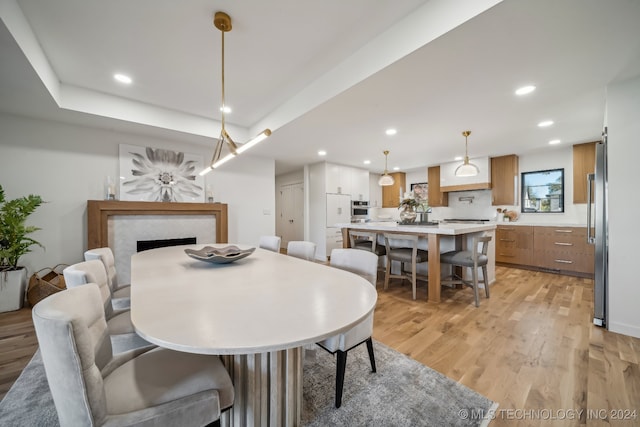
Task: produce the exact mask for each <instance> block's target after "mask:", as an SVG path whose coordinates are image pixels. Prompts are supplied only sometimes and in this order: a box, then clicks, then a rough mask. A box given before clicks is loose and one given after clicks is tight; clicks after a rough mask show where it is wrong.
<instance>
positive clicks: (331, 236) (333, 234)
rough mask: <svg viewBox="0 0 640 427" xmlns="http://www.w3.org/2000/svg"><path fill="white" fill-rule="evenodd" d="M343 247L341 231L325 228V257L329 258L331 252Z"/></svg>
mask: <svg viewBox="0 0 640 427" xmlns="http://www.w3.org/2000/svg"><path fill="white" fill-rule="evenodd" d="M342 247H343V237H342V229H341V228H335V227H327V229H326V251H327V257H330V256H331V251H332V250H334V249H340V248H342Z"/></svg>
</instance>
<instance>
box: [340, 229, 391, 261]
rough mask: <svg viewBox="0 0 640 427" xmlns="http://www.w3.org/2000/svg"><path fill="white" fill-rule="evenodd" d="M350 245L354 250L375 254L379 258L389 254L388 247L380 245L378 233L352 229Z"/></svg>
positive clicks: (350, 231)
mask: <svg viewBox="0 0 640 427" xmlns="http://www.w3.org/2000/svg"><path fill="white" fill-rule="evenodd" d="M349 243H350V244H351V247H352V248H354V249H362V250H365V251H369V252H373V253H374V254H376V255H378V256H383V255H385V254H386V253H387V250H386V247H385V246H384V245H379V244H378V233H372V232H368V231H360V230H353V229H351V230H349Z"/></svg>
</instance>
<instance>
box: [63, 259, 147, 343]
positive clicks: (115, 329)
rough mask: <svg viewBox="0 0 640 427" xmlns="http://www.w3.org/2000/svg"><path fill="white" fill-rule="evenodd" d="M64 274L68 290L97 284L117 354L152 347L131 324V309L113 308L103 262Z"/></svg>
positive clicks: (74, 267)
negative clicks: (132, 349)
mask: <svg viewBox="0 0 640 427" xmlns="http://www.w3.org/2000/svg"><path fill="white" fill-rule="evenodd" d="M62 274H63V275H64V281H65V283H66V285H67V288H76V287H80V286H84V285H86V284H88V283H95V284H97V286H98V288H99V289H100V295H101V297H102V303H103V310H104V314H105V319H106V321H107V327H108V331H109V335H111V338H112V339H111V340H112V345H113V347H114V349H115V351H116V352H121V351H126V350H130V349H131V348H137V347H144V346H151V345H152V344H151V343H149V342H148V341H146V340H144V339H143V338H142V337H140V336H139V335H138V334H137V333H136V331H135V328H134V327H133V323H131V311H130V310H129V309H117V310H116V309H114V308H113V305H112V304H111V288H110V287H109V283H108V280H109V279H108V277H107V272H106V270H105V269H104V265H103V264H102V262H101V261H98V260H96V259H94V260H91V261H84V262H79V263H77V264H73V265H70V266H69V267H67V268H65V269H64V270H62Z"/></svg>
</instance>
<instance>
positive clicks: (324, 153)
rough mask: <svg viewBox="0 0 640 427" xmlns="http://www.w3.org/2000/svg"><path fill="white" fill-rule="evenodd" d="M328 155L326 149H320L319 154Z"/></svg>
mask: <svg viewBox="0 0 640 427" xmlns="http://www.w3.org/2000/svg"><path fill="white" fill-rule="evenodd" d="M326 155H327V152H326V151H324V150H320V151H318V156H326Z"/></svg>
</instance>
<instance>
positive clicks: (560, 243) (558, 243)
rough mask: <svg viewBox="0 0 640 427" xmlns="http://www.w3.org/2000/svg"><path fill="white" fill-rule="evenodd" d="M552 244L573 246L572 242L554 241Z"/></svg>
mask: <svg viewBox="0 0 640 427" xmlns="http://www.w3.org/2000/svg"><path fill="white" fill-rule="evenodd" d="M553 244H554V245H558V246H573V243H563V242H554V243H553Z"/></svg>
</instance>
